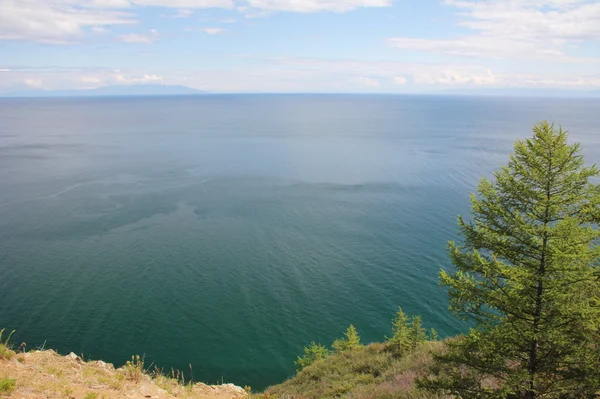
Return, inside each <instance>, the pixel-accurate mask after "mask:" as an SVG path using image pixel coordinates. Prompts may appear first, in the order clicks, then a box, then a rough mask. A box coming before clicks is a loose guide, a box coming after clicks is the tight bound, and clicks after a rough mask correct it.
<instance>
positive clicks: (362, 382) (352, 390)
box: [266, 342, 442, 399]
mask: <svg viewBox="0 0 600 399" xmlns="http://www.w3.org/2000/svg"><path fill="white" fill-rule="evenodd" d="M441 346H442V344H441V343H440V342H427V343H426V344H423V345H422V346H421V347H420V348H418V349H417V350H416V351H415V352H414V353H412V354H410V355H408V356H406V357H402V358H397V357H395V356H394V355H393V354H392V353H391V352H390V351H388V350H386V345H385V344H381V343H375V344H371V345H368V346H366V347H364V348H362V349H358V350H355V351H351V352H346V353H342V354H339V355H333V356H330V357H328V358H327V359H325V360H321V361H318V362H316V363H314V364H312V365H310V366H308V367H306V368H305V369H304V370H302V371H300V372H299V373H298V374H297V375H296V376H295V377H293V378H291V379H289V380H288V381H286V382H284V383H282V384H280V385H275V386H273V387H271V388H269V389H268V390H267V391H266V394H269V395H271V396H276V397H279V398H289V399H300V398H302V399H312V398H314V399H317V398H318V399H326V398H352V399H392V398H393V399H437V398H440V397H439V396H436V395H432V394H430V393H427V392H423V391H420V390H418V389H416V388H415V384H414V383H415V379H416V377H417V376H419V375H420V374H422V373H424V372H426V370H427V368H428V366H429V365H430V364H431V361H432V360H431V352H432V351H438V350H440V349H441Z"/></svg>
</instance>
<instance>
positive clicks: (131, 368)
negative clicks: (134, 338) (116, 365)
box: [124, 355, 145, 382]
mask: <svg viewBox="0 0 600 399" xmlns="http://www.w3.org/2000/svg"><path fill="white" fill-rule="evenodd" d="M124 370H125V376H126V377H127V379H128V380H130V381H135V382H140V380H141V379H142V376H143V375H144V374H145V370H144V358H143V357H140V355H135V356H131V360H129V361H127V363H125V367H124Z"/></svg>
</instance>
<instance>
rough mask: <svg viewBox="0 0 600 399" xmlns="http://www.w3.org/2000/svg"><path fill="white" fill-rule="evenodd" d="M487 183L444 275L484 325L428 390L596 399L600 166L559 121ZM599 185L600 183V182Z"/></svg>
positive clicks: (462, 310) (453, 345) (456, 301)
mask: <svg viewBox="0 0 600 399" xmlns="http://www.w3.org/2000/svg"><path fill="white" fill-rule="evenodd" d="M533 133H534V134H533V137H532V138H530V139H527V140H524V141H517V143H516V144H515V147H514V153H513V154H512V155H511V156H510V160H509V162H508V165H507V166H506V167H503V168H501V169H500V170H499V171H498V172H496V173H495V174H494V180H493V181H488V180H487V179H485V178H484V179H482V180H481V182H480V184H479V187H478V190H477V191H478V193H477V195H473V196H472V199H471V202H472V208H473V209H472V218H471V220H464V219H463V218H461V217H459V227H460V232H461V235H462V236H463V238H464V242H463V243H462V244H460V245H459V244H456V243H453V242H451V243H450V244H449V253H450V258H451V260H452V263H453V264H454V266H455V271H442V272H441V281H442V284H443V285H444V286H446V287H447V288H448V290H449V297H450V308H451V310H452V311H453V312H455V313H456V314H458V315H459V316H461V317H462V318H464V319H467V320H470V321H472V322H474V327H473V328H472V329H471V330H470V332H469V333H468V334H467V335H466V336H465V337H464V338H462V339H456V340H452V341H450V342H449V343H448V345H447V352H446V353H445V354H443V355H439V356H437V357H436V359H437V362H436V363H437V366H436V368H435V370H434V376H432V377H428V378H427V379H423V380H420V385H421V387H425V388H428V389H430V390H434V391H436V392H438V393H443V394H450V395H455V396H456V397H462V398H523V399H542V398H544V399H546V398H593V397H595V393H596V392H597V391H598V390H599V389H600V378H599V369H600V367H598V365H599V364H600V363H598V362H599V360H600V356H599V355H598V354H599V344H598V342H599V338H600V335H599V324H600V294H599V285H600V283H599V279H598V277H599V266H600V262H599V259H600V250H599V246H598V240H599V238H600V233H599V230H598V222H599V221H600V217H599V216H600V186H599V185H597V184H594V179H597V177H598V176H599V170H598V168H597V167H596V166H595V165H594V166H591V167H585V166H584V161H583V157H582V155H581V154H580V146H579V145H578V144H574V145H569V144H568V143H567V134H566V132H565V131H563V130H562V129H561V128H556V127H555V126H554V125H551V124H549V123H547V122H540V123H538V124H536V125H535V126H534V128H533ZM596 181H597V180H596Z"/></svg>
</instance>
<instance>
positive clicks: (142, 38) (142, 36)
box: [117, 29, 160, 44]
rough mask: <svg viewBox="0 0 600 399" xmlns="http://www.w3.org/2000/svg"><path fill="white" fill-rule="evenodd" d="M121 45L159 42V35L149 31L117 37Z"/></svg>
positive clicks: (154, 30)
mask: <svg viewBox="0 0 600 399" xmlns="http://www.w3.org/2000/svg"><path fill="white" fill-rule="evenodd" d="M117 40H119V41H120V42H123V43H137V44H151V43H154V42H157V41H159V40H160V33H158V31H157V30H156V29H151V30H150V32H148V33H129V34H126V35H121V36H118V37H117Z"/></svg>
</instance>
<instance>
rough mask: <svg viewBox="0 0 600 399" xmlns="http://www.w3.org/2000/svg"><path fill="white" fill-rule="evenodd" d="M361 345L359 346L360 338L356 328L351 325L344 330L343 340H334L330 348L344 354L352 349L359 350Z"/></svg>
mask: <svg viewBox="0 0 600 399" xmlns="http://www.w3.org/2000/svg"><path fill="white" fill-rule="evenodd" d="M361 346H362V345H361V344H360V336H359V335H358V332H357V331H356V328H354V326H353V325H352V324H350V327H348V329H347V330H346V333H345V334H344V338H341V339H336V340H335V341H334V342H333V345H332V348H333V349H334V350H335V351H336V352H338V353H341V352H346V351H350V350H354V349H358V348H360V347H361Z"/></svg>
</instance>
